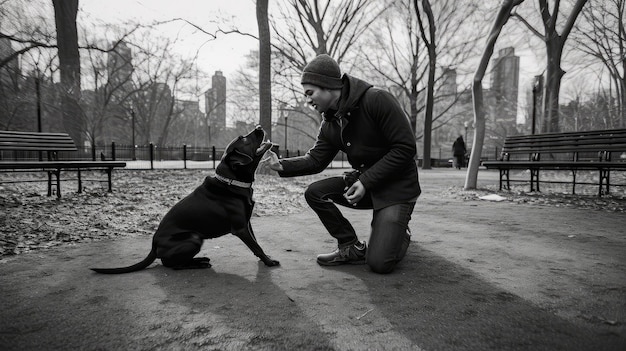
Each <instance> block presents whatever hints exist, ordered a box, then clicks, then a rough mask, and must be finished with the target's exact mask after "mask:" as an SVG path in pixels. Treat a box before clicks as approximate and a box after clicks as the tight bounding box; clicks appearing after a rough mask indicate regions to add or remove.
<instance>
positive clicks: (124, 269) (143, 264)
mask: <svg viewBox="0 0 626 351" xmlns="http://www.w3.org/2000/svg"><path fill="white" fill-rule="evenodd" d="M156 258H157V255H156V248H154V247H153V248H152V250H150V253H149V254H148V257H146V258H144V259H143V261H141V262H139V263H135V264H134V265H132V266H128V267H120V268H90V269H91V270H92V271H94V272H97V273H102V274H122V273H130V272H136V271H140V270H142V269H144V268H146V267H148V266H149V265H151V264H152V262H154V260H156Z"/></svg>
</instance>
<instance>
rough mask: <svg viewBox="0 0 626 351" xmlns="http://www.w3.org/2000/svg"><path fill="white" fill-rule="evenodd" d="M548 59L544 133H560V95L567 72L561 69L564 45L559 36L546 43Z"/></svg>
mask: <svg viewBox="0 0 626 351" xmlns="http://www.w3.org/2000/svg"><path fill="white" fill-rule="evenodd" d="M546 48H547V50H546V51H547V52H546V57H547V58H548V65H547V67H546V68H547V69H546V83H545V93H544V94H545V96H544V99H543V101H544V106H543V116H544V119H543V128H542V131H543V132H544V133H551V132H558V131H559V130H560V127H559V93H560V90H561V79H562V78H563V75H564V74H565V72H564V71H563V70H562V69H561V57H562V52H563V44H562V43H561V39H560V38H559V37H558V36H557V37H555V38H552V39H549V40H548V41H547V43H546Z"/></svg>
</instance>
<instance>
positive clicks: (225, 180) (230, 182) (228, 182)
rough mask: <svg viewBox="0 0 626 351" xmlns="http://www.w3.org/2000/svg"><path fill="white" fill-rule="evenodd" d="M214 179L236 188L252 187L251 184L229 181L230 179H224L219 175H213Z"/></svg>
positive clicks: (234, 180)
mask: <svg viewBox="0 0 626 351" xmlns="http://www.w3.org/2000/svg"><path fill="white" fill-rule="evenodd" d="M215 179H217V180H219V181H221V182H223V183H226V184H228V185H234V186H238V187H240V188H246V189H249V188H251V187H252V183H246V182H240V181H238V180H236V179H230V178H226V177H222V176H221V175H219V174H217V173H215Z"/></svg>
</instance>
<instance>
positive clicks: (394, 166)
mask: <svg viewBox="0 0 626 351" xmlns="http://www.w3.org/2000/svg"><path fill="white" fill-rule="evenodd" d="M364 102H365V103H364V104H363V106H364V109H365V110H366V113H367V114H368V115H369V116H370V118H372V119H374V120H375V121H376V123H377V125H378V126H379V128H380V133H381V135H380V137H381V138H383V139H384V140H387V142H388V145H389V151H388V152H387V154H385V156H383V157H382V158H381V159H380V160H378V162H376V163H375V164H373V165H372V166H371V167H370V168H369V169H368V170H367V171H365V172H364V173H363V174H362V175H361V176H360V177H359V180H360V181H361V183H363V185H364V186H365V188H366V189H372V188H375V187H376V186H378V185H380V184H383V183H384V182H385V181H387V180H389V179H390V178H393V177H396V176H398V175H400V174H405V173H406V172H407V171H412V170H413V168H414V167H416V165H415V155H416V154H417V149H416V146H415V136H414V135H413V129H412V128H411V124H410V123H409V119H408V118H407V116H406V114H405V113H404V110H403V109H402V107H401V106H400V104H399V103H398V101H397V100H396V99H395V98H394V97H393V96H392V95H391V94H390V93H389V92H386V91H383V90H377V91H375V92H373V94H372V95H371V96H370V97H369V99H368V100H367V101H364Z"/></svg>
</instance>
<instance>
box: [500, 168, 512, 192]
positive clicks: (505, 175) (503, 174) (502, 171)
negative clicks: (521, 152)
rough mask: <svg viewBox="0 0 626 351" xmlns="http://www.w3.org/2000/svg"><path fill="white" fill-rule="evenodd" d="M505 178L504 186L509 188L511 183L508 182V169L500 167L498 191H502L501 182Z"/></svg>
mask: <svg viewBox="0 0 626 351" xmlns="http://www.w3.org/2000/svg"><path fill="white" fill-rule="evenodd" d="M504 180H506V188H507V189H508V190H511V184H510V183H509V170H508V169H500V189H499V190H500V191H502V183H503V181H504Z"/></svg>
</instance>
